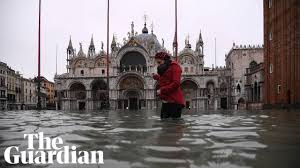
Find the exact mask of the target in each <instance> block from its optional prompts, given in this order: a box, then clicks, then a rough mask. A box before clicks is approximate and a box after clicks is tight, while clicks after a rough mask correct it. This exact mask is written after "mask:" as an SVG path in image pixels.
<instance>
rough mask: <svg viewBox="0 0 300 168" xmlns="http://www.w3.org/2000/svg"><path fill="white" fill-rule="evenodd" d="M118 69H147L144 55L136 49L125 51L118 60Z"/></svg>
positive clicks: (144, 70) (141, 70) (143, 70)
mask: <svg viewBox="0 0 300 168" xmlns="http://www.w3.org/2000/svg"><path fill="white" fill-rule="evenodd" d="M120 71H121V72H123V71H140V72H146V71H147V63H146V59H145V57H144V56H143V55H142V54H141V53H139V52H136V51H130V52H127V53H126V54H125V55H124V56H123V57H122V58H121V60H120Z"/></svg>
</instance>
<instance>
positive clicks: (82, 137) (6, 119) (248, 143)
mask: <svg viewBox="0 0 300 168" xmlns="http://www.w3.org/2000/svg"><path fill="white" fill-rule="evenodd" d="M299 126H300V114H299V113H297V112H283V111H253V112H246V111H215V112H209V111H206V112H192V111H188V112H185V113H184V115H183V119H182V120H172V119H170V120H164V121H161V120H160V118H159V114H158V113H156V112H155V111H101V112H97V111H91V112H80V111H75V112H65V111H41V112H37V111H9V112H1V113H0V150H1V154H0V155H1V162H0V167H1V166H2V165H5V167H7V166H8V165H6V164H5V163H4V160H3V151H4V149H5V148H7V147H8V146H12V145H16V146H19V147H20V150H25V149H26V147H27V142H25V141H24V140H23V135H24V134H25V133H33V132H44V134H45V136H50V137H56V136H60V137H62V138H63V140H64V142H65V145H75V146H77V148H78V150H86V151H92V150H102V151H103V152H104V163H105V164H104V165H100V166H101V167H105V168H115V167H122V168H124V167H125V168H126V167H133V168H141V167H143V168H144V167H149V168H156V167H157V168H161V167H164V168H168V167H172V168H175V167H178V168H196V167H205V168H206V167H211V168H213V167H230V168H232V167H300V166H299V161H298V158H297V156H298V155H299V154H300V129H299ZM73 166H74V165H73ZM73 166H72V165H63V166H62V165H58V164H54V165H46V167H50V168H52V167H73ZM100 166H99V165H81V166H76V167H100ZM16 167H18V166H16ZM22 167H23V166H22ZM25 167H26V166H25ZM27 167H30V166H27Z"/></svg>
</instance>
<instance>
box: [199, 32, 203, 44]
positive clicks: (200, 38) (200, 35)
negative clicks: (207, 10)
mask: <svg viewBox="0 0 300 168" xmlns="http://www.w3.org/2000/svg"><path fill="white" fill-rule="evenodd" d="M199 42H201V43H203V40H202V33H201V30H200V34H199Z"/></svg>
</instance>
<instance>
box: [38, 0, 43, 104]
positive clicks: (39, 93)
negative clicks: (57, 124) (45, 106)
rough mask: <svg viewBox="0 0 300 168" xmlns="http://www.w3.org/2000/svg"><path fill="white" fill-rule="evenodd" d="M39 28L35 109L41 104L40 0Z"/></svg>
mask: <svg viewBox="0 0 300 168" xmlns="http://www.w3.org/2000/svg"><path fill="white" fill-rule="evenodd" d="M38 25H39V28H38V77H37V82H38V86H37V94H38V102H37V109H38V110H41V109H42V104H41V80H40V79H41V0H39V23H38Z"/></svg>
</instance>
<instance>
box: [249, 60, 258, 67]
mask: <svg viewBox="0 0 300 168" xmlns="http://www.w3.org/2000/svg"><path fill="white" fill-rule="evenodd" d="M255 66H257V62H256V61H254V60H253V61H251V62H250V64H249V68H253V67H255Z"/></svg>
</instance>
